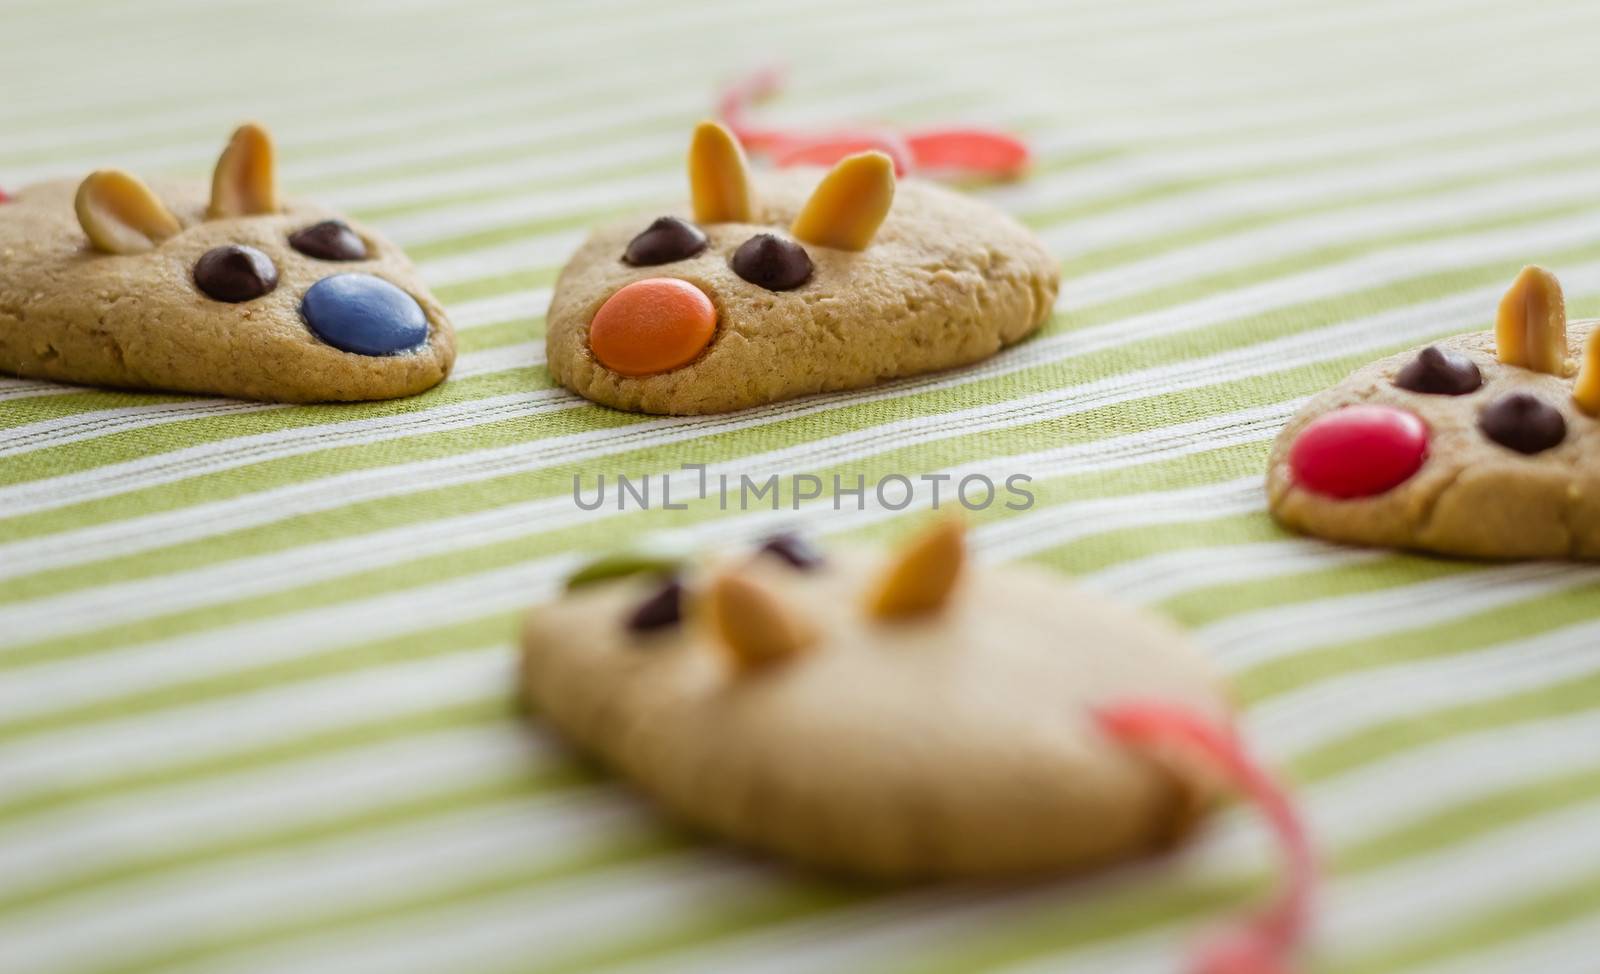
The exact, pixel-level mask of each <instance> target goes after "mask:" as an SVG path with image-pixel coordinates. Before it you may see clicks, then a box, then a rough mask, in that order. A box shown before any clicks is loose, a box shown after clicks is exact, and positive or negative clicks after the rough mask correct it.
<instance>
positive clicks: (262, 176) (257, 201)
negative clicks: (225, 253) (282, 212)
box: [206, 122, 278, 219]
mask: <svg viewBox="0 0 1600 974" xmlns="http://www.w3.org/2000/svg"><path fill="white" fill-rule="evenodd" d="M277 211H278V172H277V162H276V161H275V158H274V152H273V148H272V136H271V135H270V134H269V133H268V132H267V130H266V129H265V128H263V127H262V126H260V125H258V124H256V123H255V122H247V123H245V124H244V125H241V126H239V127H238V128H237V129H235V130H234V133H233V137H232V138H230V139H229V140H228V146H227V148H225V149H223V150H222V157H221V158H219V159H218V160H217V168H216V171H215V172H213V173H212V175H211V206H210V207H209V208H208V209H207V210H206V216H208V217H211V218H213V219H215V218H217V217H229V216H251V215H253V214H257V213H276V212H277Z"/></svg>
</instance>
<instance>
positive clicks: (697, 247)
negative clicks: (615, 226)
mask: <svg viewBox="0 0 1600 974" xmlns="http://www.w3.org/2000/svg"><path fill="white" fill-rule="evenodd" d="M705 249H706V235H705V232H704V231H703V230H701V229H700V228H699V227H697V226H695V225H694V224H692V223H690V222H689V221H687V220H680V219H678V218H677V217H675V216H663V217H658V218H657V219H656V221H655V222H654V223H652V224H650V225H649V226H648V227H646V228H645V230H644V232H643V233H641V234H639V235H638V236H637V237H634V238H633V239H632V240H630V241H628V249H627V250H625V251H623V252H622V259H623V261H625V262H626V263H629V264H632V265H633V266H634V267H654V266H655V265H657V264H670V263H672V262H673V261H675V260H685V259H687V258H690V257H693V256H694V255H695V254H698V253H699V252H700V251H702V250H705Z"/></svg>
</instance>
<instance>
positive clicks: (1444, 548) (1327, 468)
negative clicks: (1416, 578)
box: [1267, 267, 1600, 559]
mask: <svg viewBox="0 0 1600 974" xmlns="http://www.w3.org/2000/svg"><path fill="white" fill-rule="evenodd" d="M1597 324H1600V323H1597V322H1595V321H1575V322H1568V321H1567V317H1566V302H1565V300H1564V298H1563V295H1562V291H1561V285H1560V282H1558V281H1557V280H1556V278H1555V275H1553V274H1551V273H1550V272H1549V271H1546V270H1544V269H1542V268H1539V267H1528V268H1525V269H1524V270H1523V271H1522V273H1521V274H1520V275H1518V277H1517V279H1516V281H1515V282H1514V283H1513V284H1512V286H1511V288H1510V289H1509V290H1508V291H1507V292H1506V294H1505V297H1504V298H1503V299H1502V301H1501V303H1500V308H1499V312H1498V316H1497V319H1496V323H1495V328H1494V330H1493V331H1488V332H1479V333H1474V334H1467V335H1458V336H1455V337H1453V338H1447V339H1444V340H1443V341H1440V342H1436V343H1434V344H1431V345H1428V346H1425V347H1423V348H1419V349H1414V350H1412V351H1409V352H1403V353H1401V354H1399V355H1395V356H1392V357H1390V358H1386V359H1384V360H1382V361H1380V362H1375V363H1373V364H1372V365H1369V366H1366V367H1365V368H1363V369H1361V370H1359V371H1357V372H1356V373H1355V374H1353V375H1352V376H1350V377H1349V378H1348V379H1346V380H1345V381H1344V382H1342V383H1340V384H1339V385H1337V386H1335V387H1334V388H1332V389H1330V390H1328V391H1327V392H1324V393H1322V394H1321V395H1319V396H1317V397H1316V398H1315V399H1313V400H1312V401H1311V402H1310V403H1309V404H1308V405H1307V406H1306V407H1305V408H1304V409H1302V410H1301V411H1300V413H1299V414H1298V415H1296V416H1295V418H1294V419H1293V420H1291V421H1290V422H1289V424H1288V425H1287V426H1286V427H1285V428H1284V430H1283V432H1282V433H1281V434H1280V435H1279V437H1278V440H1277V442H1276V444H1275V445H1274V447H1273V450H1272V456H1271V460H1270V461H1269V467H1268V473H1267V494H1268V499H1269V503H1270V507H1271V511H1272V514H1273V516H1274V517H1276V518H1277V519H1278V521H1279V522H1280V523H1282V524H1284V525H1285V526H1286V527H1289V528H1291V529H1293V530H1295V531H1299V532H1302V533H1305V534H1310V535H1315V536H1317V537H1321V538H1326V539H1328V540H1330V541H1342V542H1348V543H1352V544H1362V545H1375V546H1383V547H1393V548H1408V549H1415V550H1421V551H1432V552H1438V553H1440V554H1448V555H1463V556H1468V557H1474V558H1493V559H1517V558H1572V559H1596V558H1600V421H1597V417H1600V328H1597V327H1596V325H1597Z"/></svg>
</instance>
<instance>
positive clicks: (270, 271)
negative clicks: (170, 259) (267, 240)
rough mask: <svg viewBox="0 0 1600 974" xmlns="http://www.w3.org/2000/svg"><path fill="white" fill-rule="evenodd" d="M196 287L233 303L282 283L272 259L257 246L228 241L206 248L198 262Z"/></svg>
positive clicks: (254, 296)
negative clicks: (224, 244)
mask: <svg viewBox="0 0 1600 974" xmlns="http://www.w3.org/2000/svg"><path fill="white" fill-rule="evenodd" d="M194 283H195V286H196V287H198V288H199V289H200V290H202V291H204V292H205V293H206V296H207V297H209V298H212V299H214V300H217V301H226V302H227V303H229V304H238V303H239V302H241V301H251V300H254V299H255V298H259V297H261V296H262V295H263V294H267V293H269V292H270V291H271V290H272V289H273V288H275V287H277V286H278V269H277V268H276V267H274V266H272V258H270V257H268V256H267V255H266V254H263V253H262V252H261V251H259V250H257V249H255V248H254V247H242V246H240V245H239V244H228V245H227V246H226V247H213V248H211V249H210V250H208V251H206V252H205V254H203V255H202V256H201V257H200V259H199V260H198V261H195V265H194Z"/></svg>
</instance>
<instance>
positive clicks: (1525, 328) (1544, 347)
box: [1494, 265, 1568, 375]
mask: <svg viewBox="0 0 1600 974" xmlns="http://www.w3.org/2000/svg"><path fill="white" fill-rule="evenodd" d="M1494 341H1495V348H1496V351H1497V353H1498V355H1499V357H1500V361H1502V362H1504V363H1506V364H1507V365H1517V366H1521V367H1522V368H1525V369H1531V370H1532V371H1534V372H1547V373H1549V374H1551V375H1566V374H1567V372H1568V362H1567V304H1566V299H1565V298H1564V297H1563V296H1562V293H1561V282H1560V281H1558V280H1556V276H1555V275H1554V274H1552V273H1550V272H1549V271H1547V270H1545V269H1544V268H1543V267H1534V266H1532V265H1529V266H1527V267H1524V268H1523V269H1522V273H1520V274H1518V275H1517V279H1516V280H1515V281H1513V282H1511V287H1510V288H1508V289H1507V290H1506V293H1505V297H1503V298H1501V299H1500V311H1499V314H1498V315H1497V316H1496V318H1495V325H1494Z"/></svg>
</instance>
